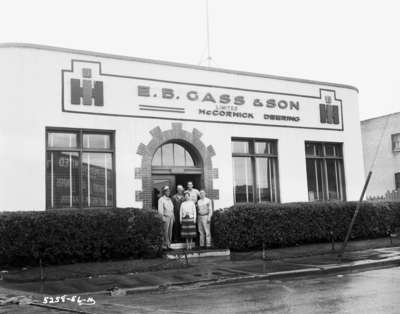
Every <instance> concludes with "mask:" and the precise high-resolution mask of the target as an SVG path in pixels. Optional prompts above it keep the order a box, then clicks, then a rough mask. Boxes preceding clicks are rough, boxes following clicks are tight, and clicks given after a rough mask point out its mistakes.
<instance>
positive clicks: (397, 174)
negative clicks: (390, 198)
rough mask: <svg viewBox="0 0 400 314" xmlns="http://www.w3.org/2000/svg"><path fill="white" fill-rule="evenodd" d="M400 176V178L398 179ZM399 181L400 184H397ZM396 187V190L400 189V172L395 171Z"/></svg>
mask: <svg viewBox="0 0 400 314" xmlns="http://www.w3.org/2000/svg"><path fill="white" fill-rule="evenodd" d="M397 177H399V179H397ZM397 183H399V184H397ZM394 189H395V190H400V172H399V171H398V172H395V173H394Z"/></svg>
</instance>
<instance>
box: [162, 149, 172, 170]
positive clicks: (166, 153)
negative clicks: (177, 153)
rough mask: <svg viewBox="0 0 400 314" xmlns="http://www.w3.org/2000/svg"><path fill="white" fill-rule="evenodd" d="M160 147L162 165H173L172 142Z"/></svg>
mask: <svg viewBox="0 0 400 314" xmlns="http://www.w3.org/2000/svg"><path fill="white" fill-rule="evenodd" d="M161 149H162V165H163V166H164V167H165V166H173V165H174V152H173V144H165V145H163V146H162V147H161Z"/></svg>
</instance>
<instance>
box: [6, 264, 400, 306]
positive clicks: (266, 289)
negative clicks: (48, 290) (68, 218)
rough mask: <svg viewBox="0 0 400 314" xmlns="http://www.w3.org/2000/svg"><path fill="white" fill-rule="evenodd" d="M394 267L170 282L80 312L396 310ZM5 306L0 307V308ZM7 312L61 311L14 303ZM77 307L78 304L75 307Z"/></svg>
mask: <svg viewBox="0 0 400 314" xmlns="http://www.w3.org/2000/svg"><path fill="white" fill-rule="evenodd" d="M399 295H400V268H399V267H394V268H385V269H375V270H367V271H360V272H347V273H342V274H328V275H326V274H322V275H319V276H306V277H299V278H295V279H283V280H262V281H254V282H248V283H233V284H225V285H212V286H206V287H200V288H198V289H192V288H190V289H187V288H182V287H180V288H175V289H172V290H171V289H170V290H166V291H158V292H148V293H140V294H133V295H126V296H119V297H105V296H103V297H96V302H97V304H96V305H95V306H85V307H84V306H82V307H81V308H80V310H82V311H83V312H82V313H98V314H105V313H107V314H112V313H116V314H118V313H209V314H211V313H277V314H280V313H282V314H283V313H285V314H286V313H304V314H314V313H315V314H317V313H318V314H320V313H332V314H333V313H357V314H358V313H365V314H368V313H371V314H372V313H373V314H377V313H387V314H391V313H393V314H395V313H399V312H400V310H399V309H400V298H399ZM5 310H6V309H4V308H3V309H2V308H0V313H7V312H5ZM9 310H12V311H10V312H8V313H16V314H18V313H21V314H22V313H24V314H25V313H33V314H34V313H62V312H57V311H55V310H48V309H46V308H38V307H32V306H29V305H26V306H14V308H9ZM77 310H79V309H77Z"/></svg>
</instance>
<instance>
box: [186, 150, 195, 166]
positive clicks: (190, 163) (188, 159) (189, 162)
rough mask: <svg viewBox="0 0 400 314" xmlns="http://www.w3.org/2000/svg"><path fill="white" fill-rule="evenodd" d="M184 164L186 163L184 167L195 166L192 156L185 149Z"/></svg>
mask: <svg viewBox="0 0 400 314" xmlns="http://www.w3.org/2000/svg"><path fill="white" fill-rule="evenodd" d="M185 165H186V167H194V166H195V164H194V162H193V158H192V156H190V154H189V152H188V151H186V150H185Z"/></svg>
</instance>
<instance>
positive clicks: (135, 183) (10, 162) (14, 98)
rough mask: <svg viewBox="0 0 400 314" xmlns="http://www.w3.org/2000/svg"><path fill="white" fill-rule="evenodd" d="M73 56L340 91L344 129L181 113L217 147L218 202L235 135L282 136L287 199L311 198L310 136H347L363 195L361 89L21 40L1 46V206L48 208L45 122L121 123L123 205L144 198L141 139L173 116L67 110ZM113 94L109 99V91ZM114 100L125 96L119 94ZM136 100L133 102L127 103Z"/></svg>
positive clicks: (228, 190)
mask: <svg viewBox="0 0 400 314" xmlns="http://www.w3.org/2000/svg"><path fill="white" fill-rule="evenodd" d="M71 59H81V60H82V59H84V60H90V61H99V62H101V64H102V68H103V71H104V72H107V73H122V74H125V73H128V74H129V73H135V74H136V75H138V76H143V77H146V76H152V77H159V78H164V79H167V78H171V77H173V78H175V79H176V80H180V81H189V82H207V83H209V84H214V83H215V84H222V83H223V85H225V86H237V87H244V88H253V89H257V88H259V89H263V88H267V89H268V90H276V91H281V92H282V91H284V92H287V93H294V94H301V95H318V93H319V89H320V88H329V89H333V90H335V91H336V96H337V98H338V99H342V103H343V116H344V131H331V130H316V129H298V128H287V127H275V126H274V127H272V126H268V127H267V126H251V125H234V124H218V123H205V122H190V121H178V122H181V123H182V125H181V126H182V129H183V130H186V131H188V132H192V130H193V129H194V128H195V129H197V130H199V131H200V132H201V133H202V137H201V140H202V141H203V143H204V144H205V145H206V146H208V145H212V147H213V148H214V149H215V156H213V157H212V167H213V168H217V169H218V178H216V179H214V180H213V187H214V189H217V190H219V199H218V200H216V202H215V205H216V207H217V208H220V207H225V206H230V205H232V203H233V192H232V188H233V177H232V157H231V155H232V152H231V137H257V138H271V139H277V140H278V152H279V183H280V196H281V201H282V202H292V201H307V200H308V193H307V178H306V161H305V151H304V142H305V141H330V142H343V143H344V144H343V147H344V166H345V180H346V195H347V199H348V200H354V199H357V198H358V196H359V193H360V191H361V188H362V184H363V181H364V166H363V156H362V145H361V132H360V124H359V113H358V95H357V92H356V91H355V90H352V89H348V88H339V87H332V86H325V85H318V84H307V83H300V82H293V81H284V80H274V79H267V78H260V77H250V76H240V75H234V74H228V73H219V72H210V71H201V70H196V69H188V68H182V67H172V66H167V65H160V64H149V63H147V64H145V63H140V62H133V61H127V60H117V59H112V58H103V57H96V56H92V57H90V56H87V55H86V56H82V55H79V54H71V53H67V52H61V51H60V52H57V51H46V50H38V49H30V48H21V47H15V48H13V47H6V48H0V68H1V71H0V84H1V86H2V93H0V104H1V108H2V114H1V115H0V147H1V148H0V149H1V151H0V173H1V176H0V191H1V193H0V209H1V210H43V209H44V208H45V204H46V200H45V151H46V148H45V128H46V127H74V128H93V129H109V130H115V132H116V133H115V137H116V138H115V141H116V152H115V156H116V162H115V164H116V197H117V205H118V206H139V207H140V206H142V203H141V202H138V201H136V198H135V191H140V190H142V186H141V185H142V180H141V179H135V168H138V167H140V166H141V162H142V156H141V155H139V154H137V148H138V146H139V144H140V143H144V144H147V143H149V142H150V141H151V139H152V135H151V134H150V133H149V132H150V131H151V130H152V129H154V128H155V127H157V126H158V127H160V129H161V130H162V131H164V130H169V129H171V125H172V122H177V121H171V120H164V119H149V118H132V117H113V116H103V115H89V114H77V113H68V112H63V111H62V110H61V92H62V90H61V88H62V84H61V70H62V69H70V67H71ZM105 101H107V99H105ZM113 101H117V102H124V99H123V98H118V95H115V98H113ZM127 105H129V104H127Z"/></svg>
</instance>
